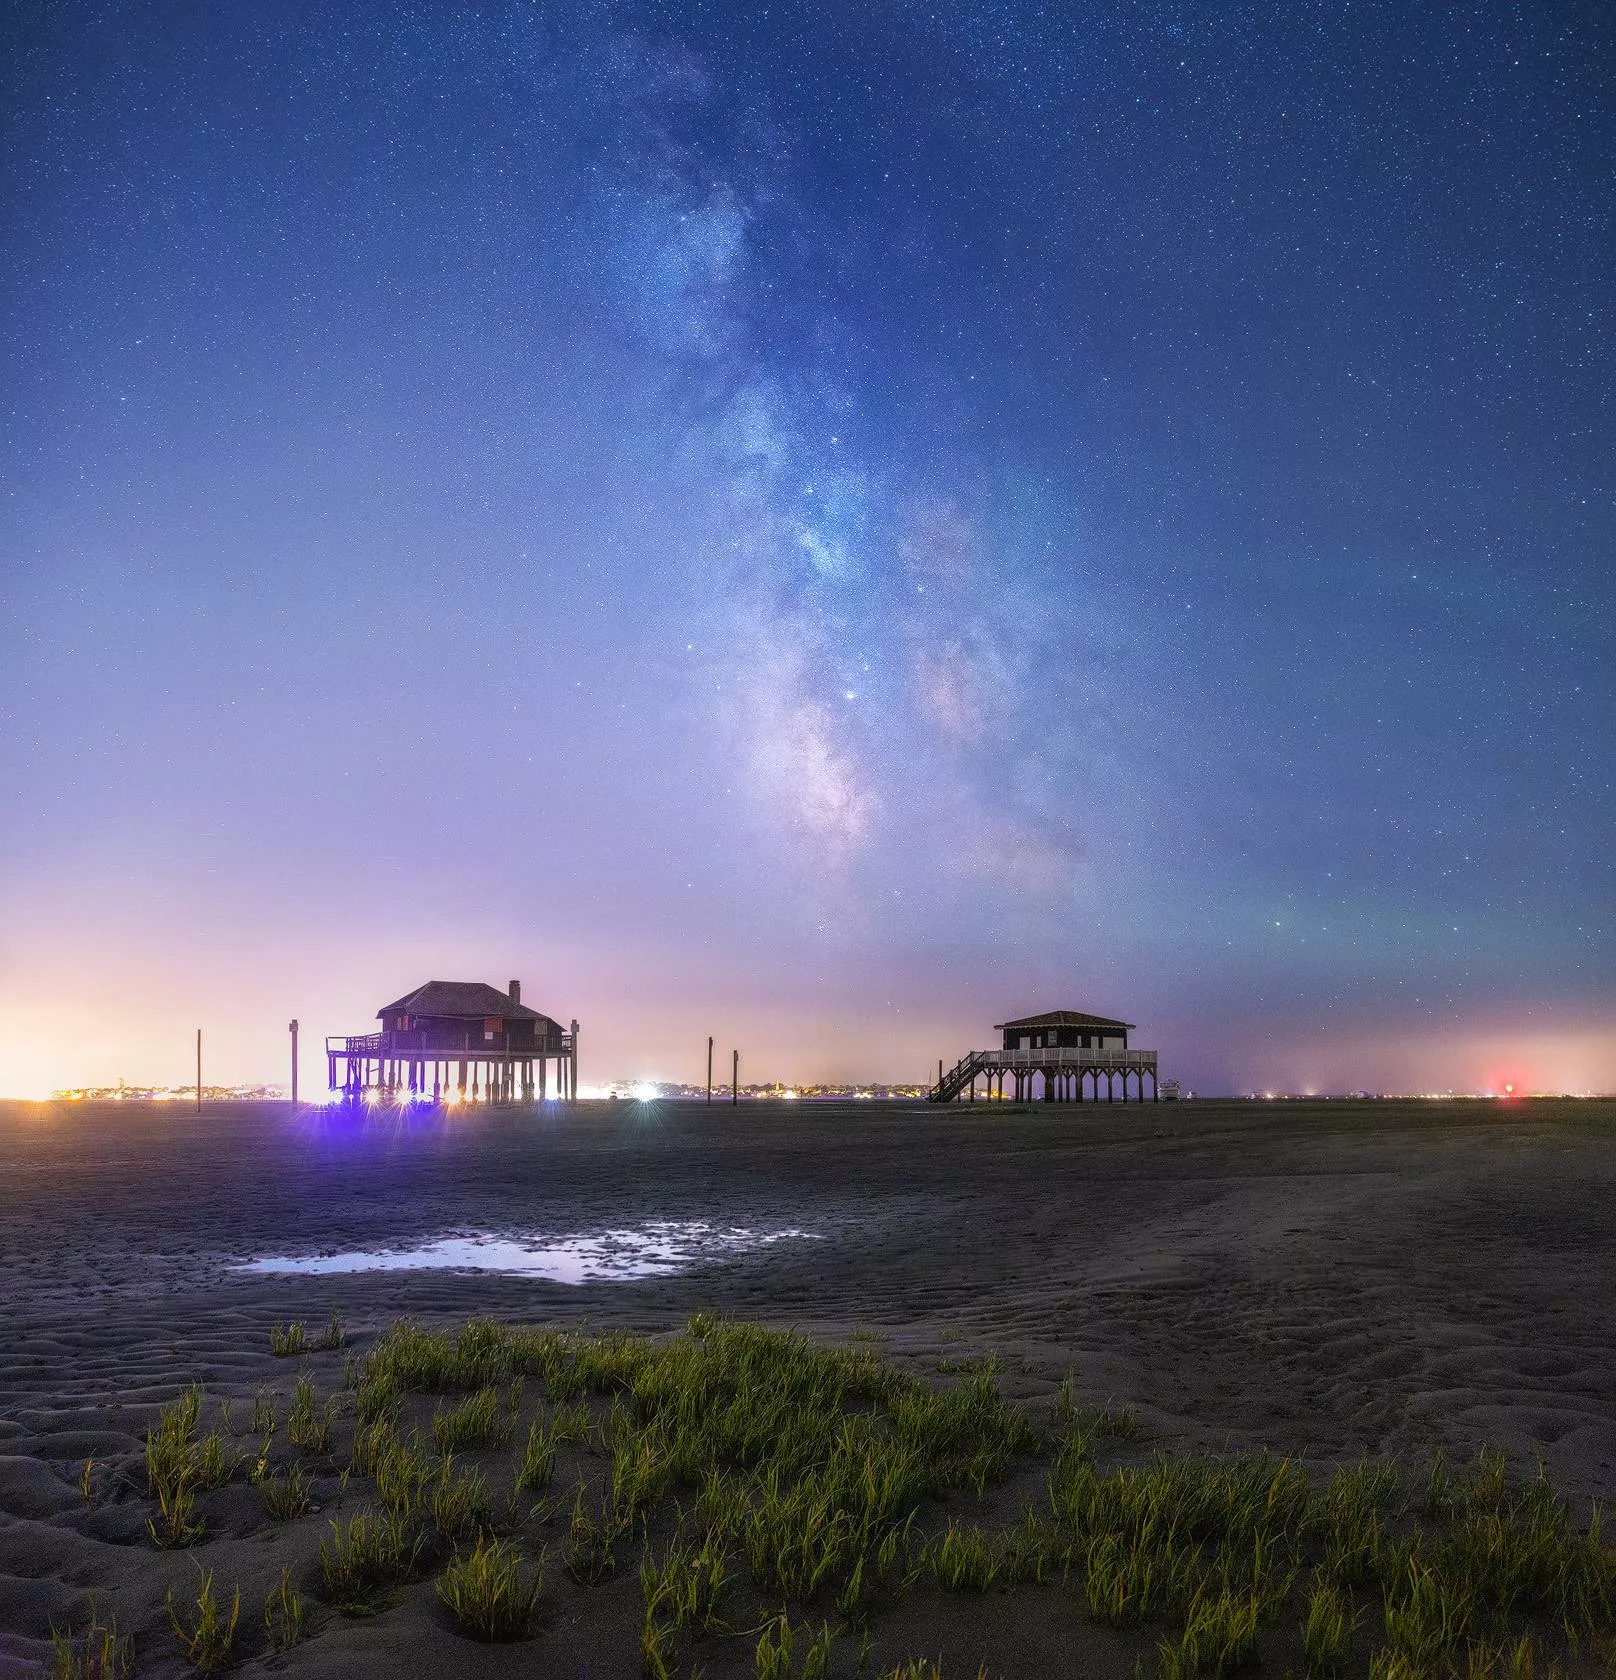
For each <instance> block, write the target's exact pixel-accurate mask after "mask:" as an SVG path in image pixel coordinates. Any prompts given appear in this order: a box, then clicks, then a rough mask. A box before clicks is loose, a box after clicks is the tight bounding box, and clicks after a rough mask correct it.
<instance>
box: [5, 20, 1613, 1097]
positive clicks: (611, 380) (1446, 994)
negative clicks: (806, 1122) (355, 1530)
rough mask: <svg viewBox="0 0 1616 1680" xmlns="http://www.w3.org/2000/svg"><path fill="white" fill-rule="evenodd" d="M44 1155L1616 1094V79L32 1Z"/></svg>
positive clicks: (17, 759)
mask: <svg viewBox="0 0 1616 1680" xmlns="http://www.w3.org/2000/svg"><path fill="white" fill-rule="evenodd" d="M8 18H9V31H10V41H9V44H8V47H7V50H6V52H5V53H4V54H3V55H0V59H3V62H4V65H5V69H4V71H3V74H4V77H5V81H4V117H5V128H4V132H3V136H0V140H3V146H0V152H3V165H0V167H3V171H4V174H3V183H0V188H3V199H0V334H3V340H0V356H3V361H0V369H3V394H4V422H3V423H4V469H3V502H0V507H3V511H0V812H3V814H0V1092H8V1093H11V1094H30V1093H41V1092H44V1091H48V1090H49V1089H51V1088H52V1087H55V1086H63V1085H68V1084H80V1083H86V1082H96V1083H100V1082H111V1081H114V1080H116V1079H117V1078H118V1077H119V1076H123V1077H126V1078H128V1079H129V1080H130V1081H131V1082H137V1081H139V1082H146V1081H159V1082H165V1083H166V1082H168V1081H175V1082H178V1081H181V1080H183V1079H184V1078H186V1077H187V1075H188V1069H189V1065H190V1056H191V1042H192V1038H191V1035H192V1034H193V1032H194V1030H195V1028H196V1027H197V1026H198V1025H201V1026H202V1027H203V1028H204V1029H205V1032H206V1033H207V1035H208V1036H207V1043H208V1048H209V1066H208V1075H209V1077H210V1078H212V1079H217V1080H221V1081H225V1080H232V1081H233V1080H257V1079H269V1080H275V1079H282V1080H283V1079H284V1078H285V1059H286V1036H287V1035H286V1023H287V1021H288V1019H289V1018H290V1017H291V1016H293V1015H296V1016H298V1017H299V1018H300V1019H301V1021H302V1023H303V1027H304V1032H305V1035H306V1036H305V1039H304V1043H305V1051H306V1059H305V1064H304V1073H305V1082H306V1086H312V1085H320V1084H323V1077H321V1076H322V1075H323V1071H324V1070H323V1066H320V1065H318V1064H319V1062H320V1058H318V1057H317V1055H315V1054H312V1053H310V1052H311V1051H312V1048H313V1046H315V1045H316V1044H317V1042H318V1038H319V1035H320V1034H322V1033H326V1032H332V1033H342V1032H362V1031H367V1030H371V1029H372V1026H373V1018H374V1013H375V1011H376V1009H377V1008H378V1007H379V1006H380V1005H381V1004H382V1003H385V1002H387V1001H389V1000H390V999H391V998H393V997H395V996H397V995H398V994H400V993H402V992H405V991H407V990H409V989H411V988H413V987H414V986H416V985H418V984H420V983H421V982H422V981H424V980H427V979H430V978H445V979H484V980H489V981H492V982H494V983H495V984H498V985H504V983H505V982H506V981H507V980H508V979H509V978H510V977H512V976H519V977H520V978H521V979H522V981H523V986H524V1001H527V1002H531V1003H533V1004H535V1005H536V1006H537V1007H538V1008H540V1009H543V1010H546V1011H547V1012H549V1013H551V1014H553V1015H556V1016H558V1017H560V1018H562V1019H563V1020H568V1019H570V1018H571V1017H573V1016H575V1015H576V1016H577V1017H579V1018H580V1020H581V1021H582V1023H583V1034H582V1044H583V1069H582V1077H583V1079H584V1082H585V1084H586V1085H587V1084H590V1083H594V1082H602V1081H605V1080H607V1079H613V1078H622V1079H633V1078H665V1079H696V1078H699V1077H701V1070H702V1067H703V1065H704V1060H705V1047H706V1035H707V1034H708V1033H713V1034H715V1035H716V1037H717V1039H718V1044H719V1055H720V1058H721V1059H722V1061H723V1063H724V1064H725V1065H726V1066H727V1061H728V1050H729V1048H730V1046H731V1045H736V1044H738V1045H739V1047H740V1048H741V1051H742V1055H743V1062H742V1077H743V1079H748V1078H750V1079H756V1080H766V1079H782V1080H787V1081H807V1080H812V1079H891V1080H900V1079H913V1078H919V1077H921V1076H923V1075H924V1074H925V1073H926V1071H927V1069H928V1068H930V1069H932V1070H933V1071H935V1066H936V1062H937V1059H938V1058H939V1057H945V1058H946V1059H947V1060H949V1061H950V1062H952V1061H953V1060H954V1059H955V1057H957V1056H958V1055H959V1054H960V1053H961V1052H963V1051H964V1050H966V1049H969V1048H972V1047H974V1046H978V1045H982V1044H986V1043H987V1042H989V1039H990V1032H989V1029H990V1027H991V1026H992V1024H993V1023H995V1022H997V1021H1002V1020H1004V1019H1006V1018H1007V1015H1011V1014H1024V1013H1028V1012H1032V1011H1037V1010H1042V1009H1047V1008H1057V1007H1069V1008H1079V1009H1087V1010H1092V1011H1096V1012H1099V1013H1102V1014H1107V1015H1120V1016H1123V1017H1124V1018H1126V1019H1127V1020H1129V1021H1132V1022H1137V1023H1138V1024H1139V1032H1138V1033H1137V1034H1136V1035H1135V1036H1136V1041H1137V1042H1140V1043H1142V1044H1145V1045H1150V1046H1155V1047H1157V1048H1158V1049H1159V1050H1160V1052H1161V1055H1162V1061H1163V1074H1164V1076H1168V1075H1172V1074H1177V1075H1178V1076H1179V1077H1180V1078H1181V1079H1183V1081H1184V1082H1185V1084H1186V1085H1187V1086H1192V1087H1194V1088H1195V1089H1196V1090H1198V1091H1206V1092H1213V1091H1237V1092H1238V1091H1252V1090H1256V1091H1261V1090H1264V1089H1275V1090H1297V1091H1301V1090H1312V1089H1322V1090H1358V1089H1360V1088H1364V1089H1386V1090H1405V1091H1406V1090H1421V1089H1438V1090H1440V1089H1447V1088H1450V1087H1452V1088H1456V1089H1465V1090H1474V1089H1487V1088H1497V1087H1498V1086H1500V1085H1501V1083H1502V1082H1503V1081H1504V1080H1505V1079H1510V1080H1513V1081H1516V1082H1520V1083H1522V1084H1523V1085H1526V1086H1536V1087H1541V1088H1547V1089H1553V1090H1565V1089H1570V1090H1583V1089H1590V1088H1596V1089H1610V1088H1611V1087H1613V1086H1616V954H1613V953H1616V867H1613V866H1616V784H1613V768H1612V767H1613V756H1616V749H1613V734H1616V731H1613V724H1616V576H1613V560H1616V415H1613V400H1612V389H1613V374H1616V13H1613V12H1612V11H1611V10H1610V8H1608V7H1605V6H1599V5H1592V4H1578V5H1571V4H1565V5H1558V4H1552V3H1547V4H1541V5H1539V4H1522V5H1518V6H1506V5H1464V4H1455V5H1436V6H1410V5H1407V4H1404V3H1390V4H1372V3H1370V4H1364V3H1360V4H1345V3H1328V4H1308V3H1301V4H1277V3H1276V4H1268V5H1240V6H1237V5H1229V6H1214V7H1205V6H1189V5H1185V6H1175V5H1172V4H1166V5H1162V4H1152V5H1142V6H1131V5H1124V4H1112V5H1104V4H1101V5H1096V6H1093V7H1079V6H1076V5H1065V4H1044V5H1038V4H1025V5H1023V4H1016V3H1014V0H998V3H995V0H987V3H983V4H975V5H958V4H955V3H954V0H927V3H925V4H919V3H915V4H910V3H905V0H891V3H877V4H871V5H850V4H840V3H837V0H829V3H827V0H786V3H783V4H782V3H772V0H771V3H769V4H766V5H764V4H733V5H716V4H714V5H694V4H692V5H684V6H675V5H635V4H622V5H591V4H588V3H573V4H565V5H553V6H544V5H502V4H485V5H477V6H472V5H462V4H456V3H454V0H441V3H431V4H420V5H410V6H405V5H380V4H366V3H363V0H343V3H341V4H336V3H332V4H327V5H323V6H322V5H291V4H280V3H278V4H275V5H267V4H257V5H255V4H231V5H202V4H192V5H183V4H173V3H165V4H154V5H150V6H141V5H134V4H129V5H116V6H110V7H107V6H93V5H49V4H38V3H35V4H26V3H25V4H22V5H19V6H15V7H12V8H10V9H9V11H8Z"/></svg>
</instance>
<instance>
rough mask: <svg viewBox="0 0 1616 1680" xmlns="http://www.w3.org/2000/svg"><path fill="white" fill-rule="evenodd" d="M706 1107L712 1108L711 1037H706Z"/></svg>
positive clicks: (709, 1035)
mask: <svg viewBox="0 0 1616 1680" xmlns="http://www.w3.org/2000/svg"><path fill="white" fill-rule="evenodd" d="M707 1106H708V1107H709V1108H711V1107H712V1106H713V1035H712V1034H711V1033H708V1035H707Z"/></svg>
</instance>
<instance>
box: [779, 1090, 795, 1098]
mask: <svg viewBox="0 0 1616 1680" xmlns="http://www.w3.org/2000/svg"><path fill="white" fill-rule="evenodd" d="M780 1095H781V1096H782V1097H792V1098H795V1096H796V1095H797V1093H796V1092H795V1091H782V1092H781V1093H780Z"/></svg>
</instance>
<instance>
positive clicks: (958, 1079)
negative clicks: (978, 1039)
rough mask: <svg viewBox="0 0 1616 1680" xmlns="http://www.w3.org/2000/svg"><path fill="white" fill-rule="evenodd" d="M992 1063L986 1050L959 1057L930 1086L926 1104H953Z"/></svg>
mask: <svg viewBox="0 0 1616 1680" xmlns="http://www.w3.org/2000/svg"><path fill="white" fill-rule="evenodd" d="M992 1063H993V1057H992V1054H991V1053H990V1052H989V1051H987V1050H973V1051H971V1053H970V1054H969V1055H966V1056H961V1057H960V1059H959V1060H958V1061H957V1062H955V1064H954V1065H953V1067H951V1068H950V1069H949V1070H948V1072H947V1073H945V1074H944V1075H943V1077H942V1078H941V1079H939V1080H938V1081H937V1083H936V1084H935V1085H933V1086H932V1088H931V1090H930V1091H929V1092H928V1093H927V1095H926V1101H927V1102H934V1103H945V1102H953V1100H954V1099H955V1097H957V1096H958V1095H959V1094H960V1092H961V1091H963V1090H964V1089H965V1087H966V1086H967V1085H969V1084H970V1083H971V1081H972V1080H973V1079H974V1078H975V1077H976V1076H977V1075H978V1074H979V1073H981V1072H982V1070H983V1069H984V1068H987V1067H990V1066H991V1065H992Z"/></svg>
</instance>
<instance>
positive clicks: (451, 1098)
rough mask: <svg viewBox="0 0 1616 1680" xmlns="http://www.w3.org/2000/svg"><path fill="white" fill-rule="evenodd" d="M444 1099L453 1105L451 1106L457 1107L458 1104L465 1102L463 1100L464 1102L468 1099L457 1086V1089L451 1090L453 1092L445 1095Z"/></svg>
mask: <svg viewBox="0 0 1616 1680" xmlns="http://www.w3.org/2000/svg"><path fill="white" fill-rule="evenodd" d="M443 1100H444V1101H445V1102H446V1103H448V1105H449V1106H450V1107H451V1108H454V1107H456V1106H457V1105H458V1104H460V1103H463V1102H464V1101H465V1100H466V1099H465V1098H464V1097H463V1096H461V1094H460V1092H459V1089H458V1088H457V1089H455V1090H453V1091H451V1092H450V1093H449V1094H448V1096H446V1097H445V1098H444V1099H443Z"/></svg>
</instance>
